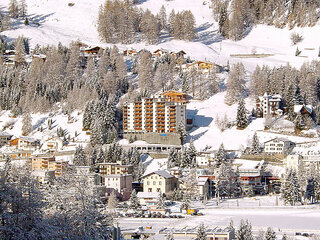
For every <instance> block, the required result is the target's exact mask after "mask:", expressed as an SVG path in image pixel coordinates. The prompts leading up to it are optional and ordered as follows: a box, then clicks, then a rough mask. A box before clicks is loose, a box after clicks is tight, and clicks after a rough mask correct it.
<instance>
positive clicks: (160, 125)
mask: <svg viewBox="0 0 320 240" xmlns="http://www.w3.org/2000/svg"><path fill="white" fill-rule="evenodd" d="M169 100H170V101H169ZM184 101H185V95H184V94H180V93H178V92H176V93H174V92H172V93H170V94H169V95H168V96H166V95H165V94H161V95H159V96H155V97H152V98H143V99H142V100H141V101H138V102H134V103H129V104H128V105H126V106H124V107H123V132H124V134H127V133H148V132H153V133H174V132H177V130H178V127H179V125H180V124H181V123H182V124H184V125H185V122H186V106H185V104H184V103H185V102H184Z"/></svg>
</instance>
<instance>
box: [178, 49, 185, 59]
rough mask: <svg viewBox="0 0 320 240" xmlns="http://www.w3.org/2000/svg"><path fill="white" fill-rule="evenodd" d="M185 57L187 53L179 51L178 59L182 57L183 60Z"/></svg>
mask: <svg viewBox="0 0 320 240" xmlns="http://www.w3.org/2000/svg"><path fill="white" fill-rule="evenodd" d="M184 55H186V53H185V51H183V50H181V51H179V52H177V53H176V57H177V58H179V57H182V58H183V57H184Z"/></svg>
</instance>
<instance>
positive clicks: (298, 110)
mask: <svg viewBox="0 0 320 240" xmlns="http://www.w3.org/2000/svg"><path fill="white" fill-rule="evenodd" d="M303 107H304V108H305V109H306V110H307V111H308V112H309V113H310V114H311V113H312V105H294V112H295V113H297V112H300V111H301V109H302V108H303Z"/></svg>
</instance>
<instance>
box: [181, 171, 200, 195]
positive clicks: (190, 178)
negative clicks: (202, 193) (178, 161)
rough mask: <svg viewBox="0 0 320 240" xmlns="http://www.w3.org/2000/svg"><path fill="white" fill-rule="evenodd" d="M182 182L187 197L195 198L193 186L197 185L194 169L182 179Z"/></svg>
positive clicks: (195, 191) (195, 193)
mask: <svg viewBox="0 0 320 240" xmlns="http://www.w3.org/2000/svg"><path fill="white" fill-rule="evenodd" d="M183 181H184V185H185V189H186V194H187V195H188V197H190V198H191V199H194V198H196V197H197V188H195V186H197V184H198V181H197V171H196V169H195V168H192V169H191V170H190V172H189V173H188V174H187V175H186V176H185V177H184V179H183Z"/></svg>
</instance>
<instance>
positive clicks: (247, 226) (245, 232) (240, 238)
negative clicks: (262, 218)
mask: <svg viewBox="0 0 320 240" xmlns="http://www.w3.org/2000/svg"><path fill="white" fill-rule="evenodd" d="M236 239H237V240H253V239H254V238H253V234H252V227H251V223H249V221H248V220H247V221H244V220H243V219H241V221H240V226H239V229H238V230H237V231H236Z"/></svg>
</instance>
